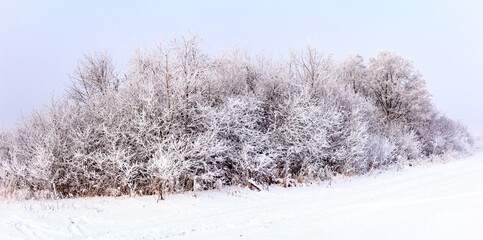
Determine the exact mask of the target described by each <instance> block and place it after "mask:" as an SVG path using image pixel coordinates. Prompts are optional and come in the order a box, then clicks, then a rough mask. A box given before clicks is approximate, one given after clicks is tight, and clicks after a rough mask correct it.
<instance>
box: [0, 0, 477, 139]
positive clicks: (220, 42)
mask: <svg viewBox="0 0 483 240" xmlns="http://www.w3.org/2000/svg"><path fill="white" fill-rule="evenodd" d="M189 31H192V32H195V33H197V34H199V35H200V36H201V37H202V38H203V40H204V48H205V49H206V51H207V52H210V53H216V52H218V51H219V50H223V49H229V48H231V47H232V46H234V45H238V46H241V47H248V48H249V49H251V50H252V51H253V52H259V51H261V50H263V51H264V53H265V54H271V55H273V56H275V57H280V56H287V55H288V53H289V51H290V50H291V49H298V48H301V47H303V46H304V45H305V44H306V43H307V42H309V43H310V44H311V45H312V46H314V47H316V48H318V49H319V50H322V51H324V52H326V53H332V54H334V56H335V57H336V58H337V59H338V60H342V59H343V58H345V57H346V56H347V55H349V54H360V55H362V56H364V57H365V58H366V59H368V58H369V57H373V56H376V55H377V53H378V52H379V51H381V50H391V51H396V53H397V54H399V55H401V56H402V57H404V58H407V59H410V60H412V61H413V62H414V66H415V67H416V69H417V70H419V71H420V72H421V73H422V75H423V77H424V79H425V80H426V83H427V86H428V89H429V91H430V93H431V94H432V95H433V101H434V102H435V104H436V106H437V107H438V108H439V109H440V110H441V111H442V112H444V113H445V114H446V115H447V116H449V117H451V118H453V119H457V120H459V121H461V122H463V123H464V124H465V125H467V126H469V128H470V130H472V131H473V132H475V133H477V134H478V135H483V106H482V105H483V73H482V72H483V45H482V44H483V1H478V0H459V1H441V0H440V1H438V0H434V1H424V0H405V1H387V0H380V1H356V0H354V1H343V0H342V1H335V0H334V1H322V0H320V1H255V0H253V1H252V0H249V1H246V0H245V1H241V0H240V1H208V0H199V1H129V3H128V1H40V0H39V1H34V0H32V1H22V0H11V1H6V0H0V126H4V127H10V126H12V125H13V124H14V123H15V121H16V120H17V119H18V118H19V117H20V116H21V112H22V113H24V114H28V113H29V112H30V110H31V109H32V108H39V107H41V106H42V105H43V104H46V103H48V102H50V99H51V97H52V95H54V96H59V95H60V94H61V93H62V92H63V91H64V89H65V86H66V83H67V82H68V77H67V74H68V73H69V72H71V70H72V67H73V66H74V65H76V62H77V60H78V59H79V58H80V57H81V56H82V53H84V52H90V51H93V50H107V51H108V52H110V53H111V55H112V56H113V57H114V59H115V62H116V63H117V64H118V65H119V68H126V67H125V66H126V65H127V61H128V60H129V58H130V56H131V55H132V53H133V52H134V50H135V49H136V48H137V47H142V48H144V47H146V48H150V47H152V46H153V44H154V43H155V42H156V41H159V40H160V39H162V38H165V39H170V38H172V37H173V36H174V34H175V33H176V34H177V35H187V33H188V32H189Z"/></svg>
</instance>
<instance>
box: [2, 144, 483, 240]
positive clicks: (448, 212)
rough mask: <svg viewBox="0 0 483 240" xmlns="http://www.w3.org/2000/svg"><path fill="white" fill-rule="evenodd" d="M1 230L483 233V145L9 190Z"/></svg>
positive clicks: (70, 233)
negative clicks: (238, 179)
mask: <svg viewBox="0 0 483 240" xmlns="http://www.w3.org/2000/svg"><path fill="white" fill-rule="evenodd" d="M0 239H371V240H372V239H483V153H477V154H475V155H474V156H471V157H467V158H465V159H459V160H450V161H447V162H433V163H423V164H417V166H412V167H409V166H407V165H406V166H405V167H403V168H396V167H393V168H391V169H388V170H384V171H377V172H372V173H370V174H366V175H364V176H359V177H336V178H334V179H333V180H332V181H331V182H330V183H329V182H323V183H318V184H311V185H306V186H299V187H295V188H282V187H270V189H269V190H268V191H267V190H266V191H262V192H257V191H250V190H248V189H241V188H226V189H222V190H218V191H208V192H196V193H193V192H189V193H184V194H177V195H170V196H168V197H167V199H166V200H164V201H159V202H156V199H155V198H154V197H153V196H145V197H121V198H113V197H95V198H81V199H63V200H58V201H56V200H42V201H38V200H29V201H13V200H1V201H0Z"/></svg>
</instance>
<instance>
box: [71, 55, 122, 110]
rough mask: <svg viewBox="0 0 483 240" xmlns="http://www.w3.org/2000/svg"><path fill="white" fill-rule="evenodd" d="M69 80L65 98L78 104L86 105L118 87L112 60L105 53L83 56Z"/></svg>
mask: <svg viewBox="0 0 483 240" xmlns="http://www.w3.org/2000/svg"><path fill="white" fill-rule="evenodd" d="M70 79H71V82H70V84H69V86H68V90H67V96H68V97H69V98H70V99H73V100H74V101H76V102H78V103H86V102H87V101H88V100H89V99H91V98H92V97H94V96H95V95H98V94H105V93H106V92H107V91H110V90H116V91H117V90H118V89H119V85H120V80H119V78H118V76H117V73H116V70H115V68H114V65H113V63H112V58H111V56H109V55H108V54H107V53H106V52H94V53H91V54H84V58H83V59H81V60H79V62H78V65H77V66H76V68H75V69H74V73H73V74H72V75H70Z"/></svg>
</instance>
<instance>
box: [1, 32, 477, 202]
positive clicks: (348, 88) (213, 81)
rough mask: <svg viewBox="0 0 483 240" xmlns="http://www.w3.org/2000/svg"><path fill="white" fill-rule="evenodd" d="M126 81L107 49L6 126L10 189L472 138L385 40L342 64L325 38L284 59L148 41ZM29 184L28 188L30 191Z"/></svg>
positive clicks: (179, 182)
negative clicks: (58, 91)
mask: <svg viewBox="0 0 483 240" xmlns="http://www.w3.org/2000/svg"><path fill="white" fill-rule="evenodd" d="M123 76H125V79H124V78H123V82H122V84H120V81H119V77H118V75H117V72H116V71H115V68H114V65H113V63H112V60H111V58H110V57H109V56H108V55H107V54H105V53H95V54H91V55H86V56H85V57H84V59H82V60H80V61H79V65H78V66H77V67H76V68H75V69H74V73H73V75H72V78H71V81H72V82H71V85H70V86H69V88H68V89H67V91H66V94H65V96H63V97H61V98H59V99H53V100H52V102H51V103H50V104H48V105H46V106H44V107H43V108H42V109H40V110H35V111H33V112H32V113H31V114H30V115H27V116H26V117H24V118H22V119H20V120H19V122H18V123H17V124H16V125H15V127H13V128H12V129H7V130H2V131H0V191H2V193H3V194H7V193H8V194H12V193H17V192H22V191H24V192H26V193H29V194H30V195H29V196H36V197H54V198H61V197H75V196H94V195H109V196H118V195H123V194H158V195H159V196H160V198H163V196H164V195H165V194H166V193H173V192H180V191H198V190H206V189H213V188H219V187H222V186H227V185H240V186H247V185H254V184H256V185H257V186H267V185H270V184H275V183H277V184H283V185H284V186H290V185H293V184H296V183H297V182H304V181H313V180H320V179H327V178H330V177H331V176H332V175H334V174H347V175H352V174H362V173H364V172H367V171H370V170H371V169H374V168H378V167H381V166H384V165H387V164H390V163H393V162H397V161H399V160H401V159H413V158H417V157H420V156H422V155H426V156H432V155H442V154H445V153H446V152H448V151H458V152H465V153H466V152H470V151H471V148H472V139H471V136H469V134H468V132H467V130H466V129H465V128H464V127H463V126H461V125H460V124H458V123H456V122H454V121H452V120H450V119H448V118H447V117H444V116H442V115H441V114H439V113H438V112H437V110H436V109H435V108H434V107H433V106H432V105H431V102H430V99H429V94H428V92H427V91H426V89H425V86H424V81H423V80H422V78H421V76H420V74H419V73H417V72H416V71H415V70H414V69H413V67H412V65H411V62H409V61H407V60H405V59H402V58H401V57H399V56H397V55H395V54H394V53H392V52H382V53H380V54H379V55H378V56H377V57H376V58H372V59H370V62H369V64H368V65H366V63H365V62H364V59H363V58H362V57H360V56H355V57H349V58H347V59H346V60H345V61H344V62H342V63H341V64H335V63H334V62H333V60H332V57H331V55H325V54H322V53H321V52H319V51H317V50H316V49H315V48H311V47H307V49H305V50H304V51H301V52H294V53H292V55H291V57H290V59H288V60H283V59H281V60H274V59H272V58H270V57H267V56H264V55H252V54H249V53H248V52H246V51H245V52H244V51H240V50H238V49H234V50H231V51H225V52H222V53H221V54H219V55H215V56H210V55H208V54H206V53H205V52H203V51H202V48H201V47H200V41H199V38H198V37H196V36H192V37H189V38H177V39H174V40H173V41H162V42H160V43H159V44H158V45H157V47H156V48H155V49H153V50H138V51H137V52H136V53H135V54H134V57H133V59H132V60H131V62H130V65H129V70H128V71H127V72H126V73H125V74H123ZM29 196H27V197H29Z"/></svg>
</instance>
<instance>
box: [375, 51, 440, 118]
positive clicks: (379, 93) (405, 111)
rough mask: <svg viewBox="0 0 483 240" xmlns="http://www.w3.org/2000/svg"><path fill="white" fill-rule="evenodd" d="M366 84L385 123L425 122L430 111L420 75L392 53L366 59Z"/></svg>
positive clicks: (405, 61)
mask: <svg viewBox="0 0 483 240" xmlns="http://www.w3.org/2000/svg"><path fill="white" fill-rule="evenodd" d="M365 82H366V84H365V87H366V89H367V94H368V95H369V97H370V98H371V99H373V101H374V102H375V104H376V106H377V107H378V108H379V109H380V111H381V113H382V114H383V116H384V120H385V121H387V122H392V121H398V122H405V123H408V124H411V123H414V121H418V120H421V119H427V118H428V117H429V116H430V114H431V113H432V112H433V111H432V110H433V109H432V105H431V102H430V95H429V93H428V91H427V90H426V86H425V83H424V80H423V79H422V77H421V74H419V73H418V72H417V71H416V70H414V68H413V65H412V63H411V62H410V61H408V60H406V59H404V58H402V57H400V56H398V55H396V54H395V53H394V52H387V51H385V52H380V53H379V54H378V56H377V57H376V58H371V59H370V60H369V68H368V70H367V81H365Z"/></svg>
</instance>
